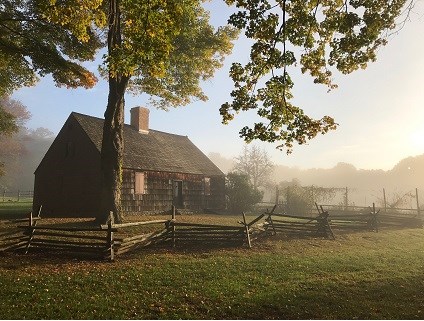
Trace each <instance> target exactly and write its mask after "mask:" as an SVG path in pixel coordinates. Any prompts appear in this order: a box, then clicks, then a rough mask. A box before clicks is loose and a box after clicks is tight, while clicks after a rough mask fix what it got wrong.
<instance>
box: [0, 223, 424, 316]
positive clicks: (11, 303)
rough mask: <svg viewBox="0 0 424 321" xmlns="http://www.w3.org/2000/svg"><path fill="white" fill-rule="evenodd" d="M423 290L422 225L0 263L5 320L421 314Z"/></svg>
mask: <svg viewBox="0 0 424 321" xmlns="http://www.w3.org/2000/svg"><path fill="white" fill-rule="evenodd" d="M177 219H179V218H178V217H177ZM181 219H182V218H181ZM190 220H195V218H194V217H193V218H190ZM205 220H206V221H209V220H211V221H214V220H215V221H218V220H220V222H219V223H228V221H229V219H228V218H224V217H223V218H219V217H218V218H217V217H214V216H209V217H206V218H205ZM0 255H2V254H1V253H0ZM423 293H424V230H422V229H404V230H383V231H381V232H379V233H372V232H364V233H354V234H339V235H337V239H336V240H335V241H331V240H325V239H300V240H295V239H291V240H287V239H284V238H281V237H278V236H277V237H270V238H269V239H267V240H264V241H260V242H259V241H258V242H255V243H254V248H252V249H240V248H237V249H207V248H204V249H199V248H196V249H178V248H177V249H167V248H162V249H152V248H151V249H148V250H141V251H139V252H137V253H133V254H131V255H128V256H121V257H118V258H117V260H116V261H115V262H113V263H108V262H99V261H83V260H77V259H74V258H69V257H68V258H60V256H59V255H48V254H45V255H41V254H40V253H32V254H29V255H18V254H7V255H5V254H3V257H2V258H1V259H0V296H1V299H0V311H1V316H2V318H6V319H180V318H182V319H358V318H359V319H423V318H424V308H423Z"/></svg>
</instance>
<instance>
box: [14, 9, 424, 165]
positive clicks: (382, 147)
mask: <svg viewBox="0 0 424 321" xmlns="http://www.w3.org/2000/svg"><path fill="white" fill-rule="evenodd" d="M206 7H207V8H208V9H209V10H210V11H211V21H212V23H213V24H214V25H220V24H224V23H225V22H226V19H227V17H228V14H229V9H228V8H227V7H226V6H225V5H224V3H223V1H222V2H217V1H213V2H208V3H206ZM423 30H424V1H418V2H417V4H416V6H415V8H414V10H413V12H411V15H410V19H409V21H408V22H407V23H406V24H405V26H404V27H403V29H402V30H400V32H399V33H397V34H395V35H393V36H391V37H390V39H389V43H388V45H386V46H385V47H383V48H381V49H380V50H379V53H378V57H377V61H376V62H374V63H371V64H370V65H369V66H368V68H367V69H366V70H360V71H356V72H354V73H353V74H350V75H341V74H335V77H334V80H335V82H336V83H337V84H338V86H339V88H338V89H335V90H333V91H331V92H330V93H327V88H326V87H324V86H321V85H315V84H313V82H312V78H311V77H309V76H308V75H301V74H300V72H299V73H296V74H295V76H294V83H295V87H294V90H293V94H294V101H293V102H294V103H295V105H297V106H300V107H302V108H303V109H304V110H305V112H306V114H308V115H311V116H313V117H317V118H321V117H322V116H324V115H329V116H332V117H334V118H335V120H336V122H337V123H338V124H339V127H338V129H337V130H336V131H332V132H330V133H327V134H326V135H323V136H322V135H321V136H317V138H315V139H313V140H311V141H309V143H308V144H307V145H302V146H299V145H295V147H294V149H293V153H292V154H290V155H287V154H286V153H285V152H284V151H283V152H282V151H279V150H277V149H276V144H271V143H262V142H253V143H252V144H255V145H259V146H260V147H262V148H263V149H264V150H265V151H266V152H267V153H268V155H269V156H270V158H271V159H272V161H273V162H274V163H275V164H281V165H286V166H290V167H298V168H300V169H307V168H331V167H334V166H335V165H336V164H337V163H339V162H345V163H350V164H353V165H354V166H355V167H356V168H358V169H383V170H389V169H391V168H392V167H393V166H395V165H396V164H397V163H398V162H399V161H400V160H401V159H403V158H405V157H408V156H416V155H420V154H423V153H424V108H423V107H424V58H423V52H424V32H422V31H423ZM248 53H249V43H248V41H247V40H246V39H244V38H243V37H240V39H239V40H238V41H237V42H236V43H235V46H234V49H233V53H232V54H231V55H230V56H228V57H227V58H226V60H225V64H224V66H223V68H222V69H220V70H218V71H217V72H216V74H215V76H214V78H213V79H211V80H208V81H206V82H204V83H203V84H202V88H203V90H204V92H205V93H206V94H207V96H208V97H209V100H208V101H207V102H193V103H191V104H190V105H188V106H184V107H178V108H175V109H172V110H169V111H163V110H157V109H154V108H150V128H152V129H156V130H161V131H165V132H170V133H175V134H180V135H186V136H188V137H189V138H190V139H191V141H192V142H193V143H194V144H195V145H197V146H198V147H199V148H200V149H201V150H202V151H203V152H204V153H205V154H208V153H211V152H215V153H220V154H221V155H222V156H224V157H227V158H233V157H236V156H238V155H239V154H240V153H241V151H242V148H243V145H244V142H243V140H242V139H241V138H239V135H238V132H239V130H240V129H241V128H242V127H244V126H245V125H251V124H253V122H254V120H255V119H256V117H255V115H253V114H252V113H247V114H239V115H237V116H236V118H235V120H233V121H232V122H230V124H229V125H223V124H222V123H221V118H220V115H219V107H220V106H221V104H222V103H224V102H226V101H229V99H230V95H229V94H230V92H231V90H232V87H233V84H232V81H231V80H230V78H229V76H228V70H229V68H230V66H231V63H232V62H236V61H239V62H244V61H246V59H247V58H248ZM98 63H99V61H95V62H90V63H86V64H85V66H87V67H88V68H89V69H91V70H93V71H94V70H96V69H97V66H98ZM12 98H14V99H17V100H20V101H21V102H22V103H23V104H24V105H26V106H27V108H28V110H29V111H30V112H31V114H32V118H31V120H30V121H29V122H28V124H27V125H28V127H29V128H32V129H35V128H38V127H45V128H48V129H49V130H51V131H52V132H53V133H55V134H57V133H58V132H59V130H60V128H61V127H62V125H63V124H64V122H65V121H66V119H67V118H68V116H69V114H70V113H71V112H73V111H75V112H79V113H83V114H88V115H92V116H95V117H101V118H103V113H104V111H105V108H106V103H107V82H106V81H104V80H100V81H99V83H98V84H97V85H96V86H95V87H94V88H93V89H89V90H86V89H66V88H57V87H55V85H54V83H53V81H52V79H51V77H49V76H47V77H45V78H43V79H41V80H40V82H39V83H38V84H37V85H36V86H34V87H31V88H22V89H20V90H18V91H16V92H15V93H14V94H13V96H12ZM147 102H148V97H147V96H146V95H139V96H132V95H131V94H127V96H126V110H125V122H126V123H128V122H129V119H130V116H129V110H130V109H131V108H132V107H135V106H147V107H149V106H148V104H147Z"/></svg>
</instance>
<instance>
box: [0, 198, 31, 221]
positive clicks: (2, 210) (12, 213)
mask: <svg viewBox="0 0 424 321" xmlns="http://www.w3.org/2000/svg"><path fill="white" fill-rule="evenodd" d="M31 210H32V199H31V200H24V201H19V202H16V201H9V202H0V220H2V219H14V218H24V217H26V216H27V214H28V213H29V212H31Z"/></svg>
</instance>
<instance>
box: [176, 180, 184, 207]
mask: <svg viewBox="0 0 424 321" xmlns="http://www.w3.org/2000/svg"><path fill="white" fill-rule="evenodd" d="M174 205H175V206H176V207H182V206H183V182H182V181H174Z"/></svg>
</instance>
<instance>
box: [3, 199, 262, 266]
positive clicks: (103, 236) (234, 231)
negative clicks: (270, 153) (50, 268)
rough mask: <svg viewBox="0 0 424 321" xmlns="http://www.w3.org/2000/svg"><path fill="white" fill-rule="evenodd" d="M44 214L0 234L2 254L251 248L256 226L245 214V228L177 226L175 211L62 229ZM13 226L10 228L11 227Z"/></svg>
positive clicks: (107, 256) (108, 256) (111, 253)
mask: <svg viewBox="0 0 424 321" xmlns="http://www.w3.org/2000/svg"><path fill="white" fill-rule="evenodd" d="M40 214H41V211H40V213H39V214H38V216H36V217H34V216H33V214H32V212H31V213H30V214H29V217H28V218H27V219H23V220H15V221H14V223H18V224H20V223H27V224H25V225H18V226H17V228H12V229H8V231H7V232H4V233H3V234H1V233H0V251H7V250H20V251H23V252H25V253H28V252H29V251H32V250H39V251H40V250H41V251H53V252H59V253H64V252H66V253H72V254H78V255H83V256H89V257H94V258H102V259H108V260H111V261H113V260H114V259H115V256H116V255H120V254H123V253H127V252H129V251H132V250H135V249H138V248H144V247H146V246H150V245H155V244H170V245H171V246H173V247H175V246H187V245H191V244H196V243H197V244H202V245H218V246H223V245H224V246H242V245H244V244H247V245H248V246H249V247H250V246H251V238H250V236H251V235H250V234H252V225H253V224H254V223H255V222H256V220H254V221H253V222H251V223H247V222H246V218H245V216H244V214H243V222H240V223H241V225H242V226H240V225H236V226H225V225H211V224H194V223H184V222H176V210H175V207H173V209H172V217H171V219H169V220H151V221H143V222H131V223H123V224H114V223H113V222H112V220H110V221H109V223H108V224H107V225H100V226H93V227H63V226H54V225H40V224H37V223H39V222H41V221H42V220H41V216H40ZM11 223H12V222H10V223H9V224H11ZM146 226H153V228H152V229H153V230H151V231H148V232H146V231H140V230H139V228H140V227H146Z"/></svg>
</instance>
